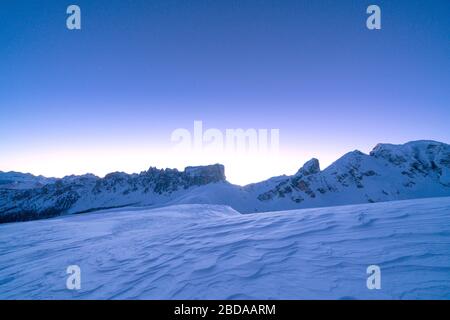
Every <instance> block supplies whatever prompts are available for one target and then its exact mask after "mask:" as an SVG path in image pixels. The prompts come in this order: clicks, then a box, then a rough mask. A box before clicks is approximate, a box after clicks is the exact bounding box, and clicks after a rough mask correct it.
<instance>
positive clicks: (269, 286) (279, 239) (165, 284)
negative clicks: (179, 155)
mask: <svg viewBox="0 0 450 320" xmlns="http://www.w3.org/2000/svg"><path fill="white" fill-rule="evenodd" d="M69 265H77V266H79V268H80V270H81V279H80V280H81V288H80V290H68V289H67V288H66V281H67V278H68V275H67V273H66V270H67V267H68V266H69ZM369 265H377V266H379V267H380V271H381V283H380V284H381V289H379V290H376V289H374V290H369V289H368V288H367V286H366V283H367V279H368V274H367V267H368V266H369ZM0 299H450V197H447V198H432V199H420V200H407V201H394V202H389V203H374V204H359V205H351V206H339V207H327V208H314V209H303V210H293V211H282V212H269V213H260V214H248V215H242V214H239V213H238V212H236V211H235V210H233V209H231V208H230V207H226V206H216V205H179V206H170V207H164V208H157V209H146V208H135V209H130V208H122V209H110V210H105V211H103V212H101V213H88V214H84V215H72V216H65V217H57V218H54V219H49V220H47V221H30V222H24V223H10V224H3V225H0Z"/></svg>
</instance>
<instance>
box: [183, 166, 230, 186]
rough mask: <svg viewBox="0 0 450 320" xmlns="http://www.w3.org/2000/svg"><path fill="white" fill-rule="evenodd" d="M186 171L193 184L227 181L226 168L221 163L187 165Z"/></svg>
mask: <svg viewBox="0 0 450 320" xmlns="http://www.w3.org/2000/svg"><path fill="white" fill-rule="evenodd" d="M184 173H185V174H186V176H187V177H188V179H189V180H190V181H191V183H193V184H207V183H213V182H220V181H225V179H226V178H225V168H224V166H223V165H221V164H213V165H209V166H196V167H186V169H184Z"/></svg>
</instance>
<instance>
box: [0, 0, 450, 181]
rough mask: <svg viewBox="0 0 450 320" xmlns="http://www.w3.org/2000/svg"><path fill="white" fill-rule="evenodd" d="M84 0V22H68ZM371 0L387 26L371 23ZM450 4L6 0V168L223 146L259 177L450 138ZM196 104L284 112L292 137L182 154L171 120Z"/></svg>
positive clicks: (169, 156)
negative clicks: (380, 147) (246, 149)
mask: <svg viewBox="0 0 450 320" xmlns="http://www.w3.org/2000/svg"><path fill="white" fill-rule="evenodd" d="M70 4H77V5H79V6H80V8H81V12H82V30H77V31H69V30H68V29H67V28H66V18H67V14H66V8H67V6H68V5H70ZM370 4H377V5H379V6H380V8H381V11H382V29H381V30H377V31H370V30H368V29H367V28H366V26H365V24H366V19H367V16H368V15H367V14H366V8H367V7H368V5H370ZM449 12H450V2H449V1H447V0H442V1H438V0H433V1H398V0H396V1H370V2H369V1H348V0H346V1H324V0H317V1H301V0H297V1H288V0H285V1H279V0H258V1H257V0H246V1H242V0H240V1H235V0H226V1H225V0H223V1H221V0H216V1H205V0H196V1H188V0H164V1H162V0H161V1H154V0H145V1H141V0H134V1H111V0H109V1H72V2H67V1H45V0H44V1H31V0H30V1H22V0H14V1H12V0H6V1H2V2H1V4H0V42H1V47H0V150H1V152H0V170H3V171H8V170H16V171H26V172H32V173H35V174H45V175H52V176H63V175H65V174H71V173H77V174H80V173H84V172H93V173H96V174H99V175H103V174H105V173H107V172H109V171H115V170H120V171H127V172H139V171H141V170H145V169H147V168H148V167H149V166H151V165H155V166H158V167H178V168H180V169H181V168H183V167H184V166H187V165H196V164H207V163H210V162H222V163H224V164H225V165H226V167H227V170H226V173H227V176H228V178H229V179H230V180H231V181H232V182H236V183H240V184H244V183H248V182H252V181H253V182H254V181H256V180H261V179H264V178H268V177H270V176H272V175H277V174H283V173H286V174H292V173H294V172H295V171H296V170H297V169H298V168H299V167H300V166H301V165H302V164H303V162H305V161H307V160H308V159H309V158H311V157H313V156H314V157H317V158H318V159H319V160H321V163H322V167H323V166H326V165H328V164H330V163H331V161H333V160H335V159H337V158H338V157H340V156H341V155H342V154H344V153H345V152H347V151H350V150H354V149H360V150H362V151H363V152H369V151H370V150H371V148H372V147H373V146H374V145H375V144H376V143H378V142H391V143H404V142H406V141H409V140H418V139H434V140H439V141H442V142H446V143H449V142H450V126H449V119H450V90H449V87H450V19H448V17H449ZM195 120H201V121H203V124H204V126H205V127H207V128H217V129H219V130H222V131H224V130H225V129H227V128H244V129H246V128H267V129H270V128H279V129H280V149H279V153H278V154H276V155H275V156H273V157H261V155H258V154H245V155H241V157H236V156H232V157H229V156H228V157H226V156H225V155H221V154H220V153H214V154H206V155H205V153H202V154H196V153H195V152H194V151H192V152H187V153H183V154H176V155H175V154H173V153H172V152H171V151H170V150H171V149H170V148H171V147H173V143H172V142H171V141H170V136H171V133H172V132H173V131H174V130H175V129H177V128H187V129H192V127H193V122H194V121H195ZM261 158H263V159H261ZM262 160H265V161H262ZM255 162H257V163H258V164H259V165H254V164H255Z"/></svg>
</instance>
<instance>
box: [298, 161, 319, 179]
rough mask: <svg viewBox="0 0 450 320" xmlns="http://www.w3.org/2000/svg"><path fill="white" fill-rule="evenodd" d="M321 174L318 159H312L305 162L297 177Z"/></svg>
mask: <svg viewBox="0 0 450 320" xmlns="http://www.w3.org/2000/svg"><path fill="white" fill-rule="evenodd" d="M319 172H320V164H319V160H317V159H316V158H312V159H311V160H309V161H307V162H305V164H304V165H303V167H301V168H300V170H298V172H297V174H296V175H303V176H307V175H310V174H315V173H319Z"/></svg>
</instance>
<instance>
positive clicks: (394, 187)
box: [0, 141, 450, 222]
mask: <svg viewBox="0 0 450 320" xmlns="http://www.w3.org/2000/svg"><path fill="white" fill-rule="evenodd" d="M2 175H3V174H0V180H7V181H9V182H8V183H3V184H0V222H9V221H23V220H31V219H38V218H45V217H51V216H57V215H61V214H70V213H82V212H88V211H94V210H99V209H105V208H114V207H124V206H155V207H159V206H166V205H173V204H219V205H228V206H230V207H232V208H233V209H235V210H237V211H239V212H242V213H251V212H261V211H274V210H287V209H299V208H308V207H323V206H333V205H345V204H357V203H367V202H380V201H391V200H402V199H413V198H425V197H439V196H450V145H448V144H445V143H440V142H436V141H413V142H409V143H406V144H403V145H392V144H379V145H377V146H376V147H375V148H374V149H373V150H372V152H370V154H368V155H367V154H364V153H362V152H360V151H357V150H356V151H352V152H349V153H347V154H345V155H344V156H343V157H341V158H340V159H338V160H337V161H336V162H334V163H333V164H332V165H330V166H329V167H327V168H326V169H325V170H322V171H321V170H320V167H319V162H318V160H317V159H311V160H310V161H308V162H307V163H305V165H304V166H303V167H301V168H300V170H299V171H298V172H297V173H296V174H295V175H293V176H280V177H274V178H271V179H269V180H266V181H262V182H259V183H255V184H250V185H247V186H243V187H241V186H236V185H233V184H231V183H229V182H227V181H226V179H225V173H224V167H223V166H222V165H219V164H216V165H211V166H203V167H188V168H186V169H185V170H184V171H178V170H176V169H165V170H162V169H156V168H150V169H149V170H148V171H144V172H141V173H140V174H126V173H120V172H115V173H110V174H108V175H107V176H105V177H104V178H99V177H96V176H94V175H83V176H68V177H64V178H62V179H54V180H53V179H45V178H43V177H35V178H33V177H29V176H27V179H26V181H27V183H26V184H22V187H20V188H17V187H14V186H17V185H18V184H19V185H20V184H21V183H20V179H18V180H17V182H16V181H14V179H11V177H14V175H11V174H9V175H8V174H7V177H9V178H8V179H5V178H4V177H3V176H2ZM19 177H20V175H19ZM33 179H34V180H33ZM11 186H12V187H11ZM25 186H28V187H25Z"/></svg>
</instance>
